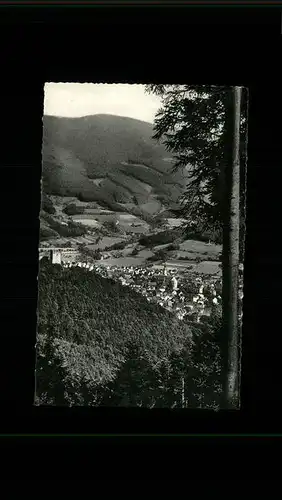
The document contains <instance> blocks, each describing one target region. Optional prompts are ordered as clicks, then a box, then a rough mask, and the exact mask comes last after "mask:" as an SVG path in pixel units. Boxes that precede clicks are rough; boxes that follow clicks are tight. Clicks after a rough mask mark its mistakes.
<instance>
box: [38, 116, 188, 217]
mask: <svg viewBox="0 0 282 500" xmlns="http://www.w3.org/2000/svg"><path fill="white" fill-rule="evenodd" d="M43 125H44V132H43V148H42V159H43V189H44V192H45V193H46V194H52V195H59V196H76V197H78V198H79V199H80V200H81V201H96V202H98V203H99V204H101V205H103V206H106V207H108V208H110V209H112V210H116V211H119V210H120V211H124V210H125V209H126V210H127V211H129V212H131V211H134V209H136V208H137V207H138V209H139V210H141V211H142V212H143V213H145V214H146V213H148V214H156V213H158V212H160V211H161V210H164V209H169V208H177V200H178V199H179V196H180V195H181V194H182V192H183V190H184V188H185V183H186V181H187V173H185V172H184V173H183V172H181V171H178V172H177V173H174V172H173V171H172V168H173V163H172V162H171V159H170V158H168V157H169V153H168V152H167V151H166V149H165V147H164V146H163V145H162V144H159V143H157V142H156V141H154V140H153V139H152V136H153V125H152V124H150V123H146V122H143V121H140V120H135V119H132V118H127V117H120V116H113V115H93V116H85V117H81V118H60V117H54V116H44V118H43ZM185 178H186V180H185Z"/></svg>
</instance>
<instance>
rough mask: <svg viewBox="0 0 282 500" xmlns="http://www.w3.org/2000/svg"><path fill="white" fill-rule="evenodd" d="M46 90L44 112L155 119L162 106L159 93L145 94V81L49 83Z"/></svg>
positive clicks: (58, 114) (46, 113)
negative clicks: (137, 82)
mask: <svg viewBox="0 0 282 500" xmlns="http://www.w3.org/2000/svg"><path fill="white" fill-rule="evenodd" d="M44 91H45V97H44V114H45V115H53V116H66V117H79V116H86V115H95V114H112V115H119V116H128V117H130V118H136V119H138V120H143V121H146V122H150V123H153V121H154V116H155V114H156V112H157V111H158V109H159V108H160V107H161V100H160V98H159V97H157V96H155V95H151V94H149V95H148V94H145V85H135V84H134V85H130V84H104V83H97V84H95V83H46V84H45V88H44Z"/></svg>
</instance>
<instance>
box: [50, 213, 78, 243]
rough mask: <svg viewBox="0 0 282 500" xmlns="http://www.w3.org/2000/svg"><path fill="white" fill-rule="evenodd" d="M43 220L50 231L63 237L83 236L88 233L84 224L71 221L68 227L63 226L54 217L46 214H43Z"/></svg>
mask: <svg viewBox="0 0 282 500" xmlns="http://www.w3.org/2000/svg"><path fill="white" fill-rule="evenodd" d="M41 218H42V219H43V220H44V221H45V222H47V223H48V224H49V226H50V229H52V230H54V231H56V233H58V234H59V235H60V236H63V237H70V236H83V235H84V234H86V231H87V230H86V228H85V226H83V225H82V224H78V223H76V222H73V221H70V222H68V224H67V225H63V224H61V223H60V222H59V221H58V220H56V219H55V218H54V217H52V216H51V215H49V214H46V213H44V212H41Z"/></svg>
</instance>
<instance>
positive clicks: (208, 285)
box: [63, 262, 221, 321]
mask: <svg viewBox="0 0 282 500" xmlns="http://www.w3.org/2000/svg"><path fill="white" fill-rule="evenodd" d="M63 266H64V267H66V268H69V267H81V268H85V269H88V270H89V271H95V272H96V273H97V274H99V275H100V276H102V277H105V278H111V279H114V280H116V281H119V282H120V283H121V284H122V285H123V286H128V287H130V288H131V289H132V290H135V291H136V292H138V293H140V294H142V295H143V296H144V297H146V299H147V300H148V302H152V303H157V304H159V305H160V306H161V307H164V308H165V309H167V310H168V311H170V312H173V313H175V314H176V316H177V318H178V319H180V320H182V319H183V318H184V317H185V316H187V315H189V316H190V317H193V318H195V319H196V320H197V321H200V319H201V317H202V316H210V315H211V313H212V311H213V309H214V308H218V307H220V306H221V296H220V287H221V285H220V283H219V280H218V279H217V282H215V280H213V279H212V278H209V277H195V278H193V286H192V287H191V288H189V286H188V288H187V276H186V274H185V273H183V274H181V276H179V275H177V271H176V270H167V269H166V268H165V266H164V268H163V269H153V268H150V267H133V266H132V267H126V266H123V267H118V266H112V267H110V266H107V267H106V266H98V265H95V264H92V263H86V262H74V263H72V262H68V263H63ZM189 280H190V281H191V273H190V274H189Z"/></svg>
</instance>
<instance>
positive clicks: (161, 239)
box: [139, 229, 182, 248]
mask: <svg viewBox="0 0 282 500" xmlns="http://www.w3.org/2000/svg"><path fill="white" fill-rule="evenodd" d="M181 234H182V233H181V230H179V229H171V230H166V231H161V232H159V233H156V234H149V235H148V236H142V237H141V238H140V239H139V243H140V245H144V246H146V247H149V248H150V247H153V246H156V245H165V244H166V243H173V242H174V241H175V239H176V238H178V237H179V236H180V235H181Z"/></svg>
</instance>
